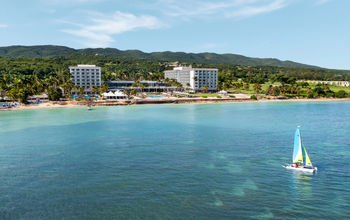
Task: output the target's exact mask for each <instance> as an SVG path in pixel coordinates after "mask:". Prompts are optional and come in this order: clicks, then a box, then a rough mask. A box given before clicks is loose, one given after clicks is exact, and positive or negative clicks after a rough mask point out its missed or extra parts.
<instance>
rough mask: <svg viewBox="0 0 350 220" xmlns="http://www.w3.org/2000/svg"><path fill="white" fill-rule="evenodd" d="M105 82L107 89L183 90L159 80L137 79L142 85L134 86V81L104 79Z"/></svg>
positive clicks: (143, 90) (141, 90)
mask: <svg viewBox="0 0 350 220" xmlns="http://www.w3.org/2000/svg"><path fill="white" fill-rule="evenodd" d="M106 83H107V85H108V91H118V90H121V91H124V90H125V89H133V90H136V91H138V92H173V91H182V90H183V88H178V87H176V86H172V85H169V84H168V83H165V82H159V81H139V84H142V85H143V86H134V85H135V81H106Z"/></svg>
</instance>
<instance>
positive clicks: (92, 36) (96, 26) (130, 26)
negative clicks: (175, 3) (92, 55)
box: [62, 11, 162, 47]
mask: <svg viewBox="0 0 350 220" xmlns="http://www.w3.org/2000/svg"><path fill="white" fill-rule="evenodd" d="M90 17H93V18H91V19H90V22H89V23H90V24H75V26H77V27H78V28H77V29H64V30H62V31H63V32H65V33H69V34H72V35H75V36H77V37H80V38H81V39H82V40H83V43H84V44H85V45H86V46H88V47H107V46H109V45H110V44H111V43H112V42H114V39H113V35H117V34H122V33H125V32H128V31H133V30H137V29H157V28H160V27H162V23H161V22H160V21H159V20H158V19H157V18H156V17H154V16H150V15H140V16H136V15H133V14H130V13H123V12H120V11H117V12H115V13H114V14H113V15H112V16H104V15H101V14H97V13H93V15H91V16H90Z"/></svg>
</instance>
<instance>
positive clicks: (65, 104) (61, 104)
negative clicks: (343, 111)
mask: <svg viewBox="0 0 350 220" xmlns="http://www.w3.org/2000/svg"><path fill="white" fill-rule="evenodd" d="M348 101H350V98H342V99H340V98H318V99H259V100H252V99H248V98H221V99H220V98H166V99H163V98H161V99H156V98H155V99H133V100H122V101H102V100H99V101H96V102H93V103H92V104H91V106H128V105H160V104H216V103H269V102H348ZM87 106H88V103H87V102H79V101H58V102H46V103H40V104H31V105H20V106H18V107H13V108H4V109H1V108H0V112H1V111H15V110H27V109H56V108H76V107H87Z"/></svg>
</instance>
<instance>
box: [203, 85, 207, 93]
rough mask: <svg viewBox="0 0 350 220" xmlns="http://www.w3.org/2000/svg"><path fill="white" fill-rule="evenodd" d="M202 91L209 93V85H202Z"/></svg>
mask: <svg viewBox="0 0 350 220" xmlns="http://www.w3.org/2000/svg"><path fill="white" fill-rule="evenodd" d="M202 92H203V93H207V92H208V87H207V86H206V85H204V86H202Z"/></svg>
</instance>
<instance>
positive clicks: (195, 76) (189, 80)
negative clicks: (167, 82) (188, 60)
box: [164, 66, 218, 92]
mask: <svg viewBox="0 0 350 220" xmlns="http://www.w3.org/2000/svg"><path fill="white" fill-rule="evenodd" d="M164 77H165V78H169V79H176V80H177V81H178V82H179V83H181V84H182V86H183V87H184V88H191V89H192V90H193V91H195V92H199V91H202V88H203V86H206V87H207V88H208V92H215V91H217V85H218V69H208V68H192V67H191V66H190V67H174V69H173V70H167V71H164ZM188 85H189V86H188Z"/></svg>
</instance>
